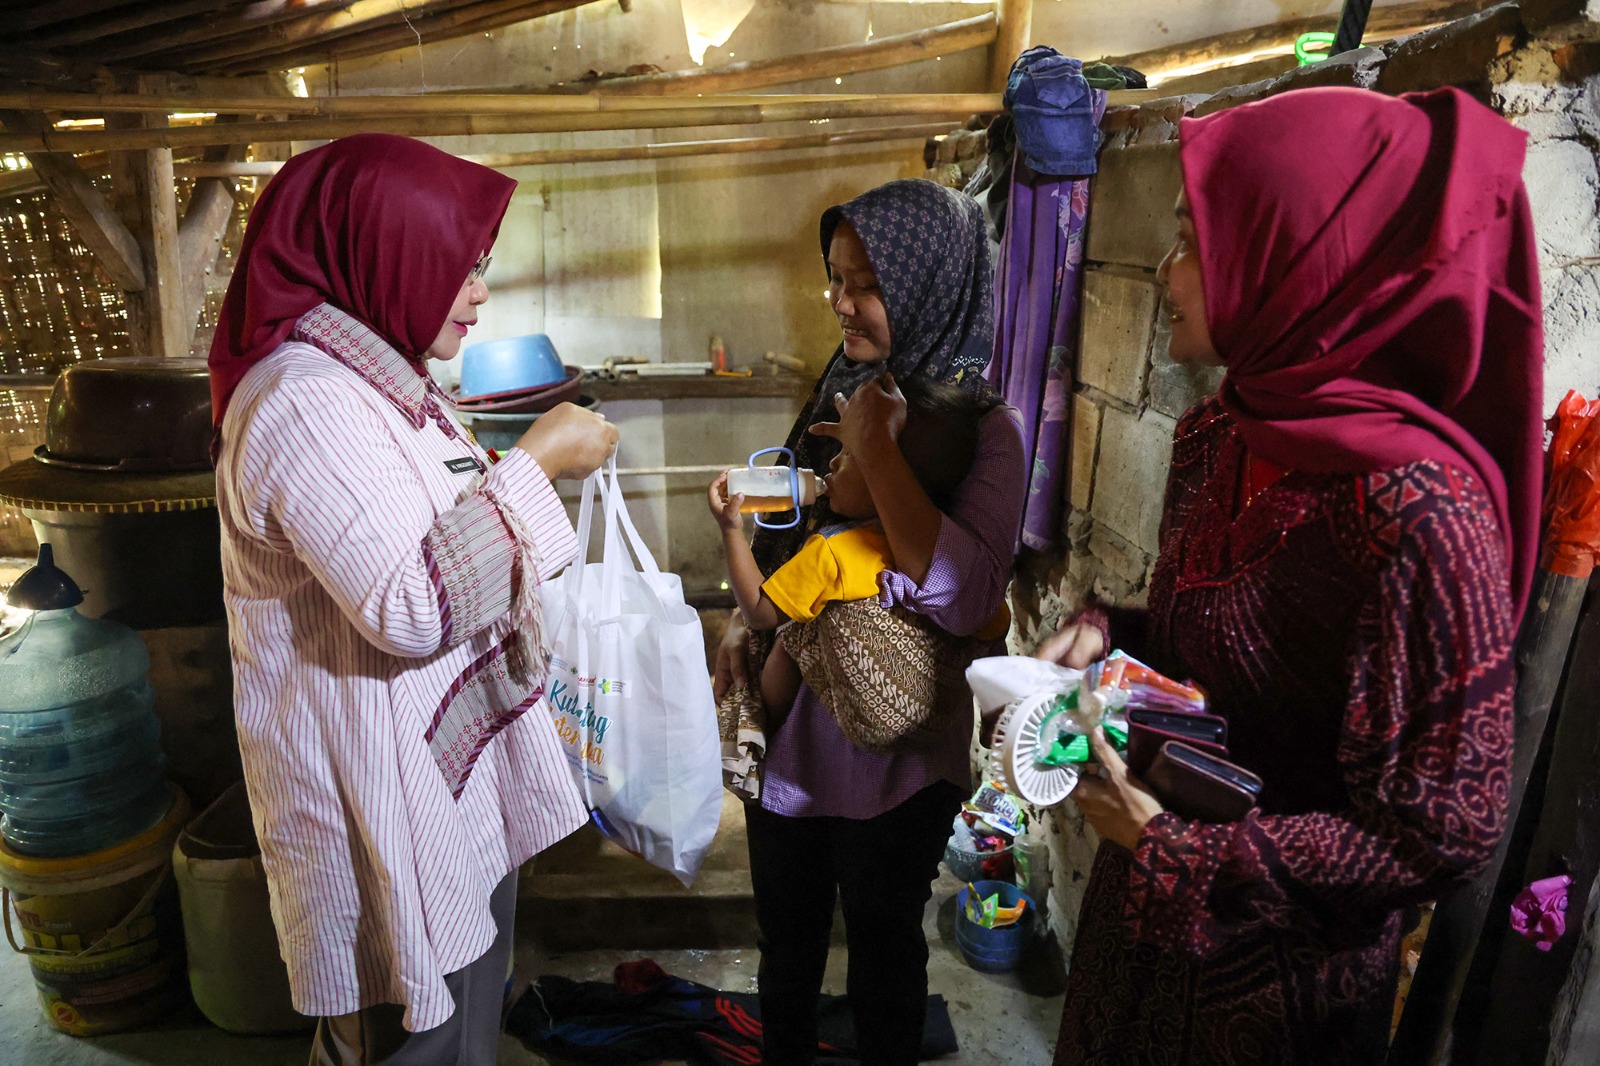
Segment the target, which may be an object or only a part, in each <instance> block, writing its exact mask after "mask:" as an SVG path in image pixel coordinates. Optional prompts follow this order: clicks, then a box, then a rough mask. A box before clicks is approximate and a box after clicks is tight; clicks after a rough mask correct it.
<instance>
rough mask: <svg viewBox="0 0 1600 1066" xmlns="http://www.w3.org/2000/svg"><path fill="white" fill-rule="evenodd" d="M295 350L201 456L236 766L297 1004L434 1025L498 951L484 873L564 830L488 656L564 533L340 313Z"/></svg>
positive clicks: (273, 360) (520, 463)
mask: <svg viewBox="0 0 1600 1066" xmlns="http://www.w3.org/2000/svg"><path fill="white" fill-rule="evenodd" d="M318 314H321V315H323V317H322V318H321V319H314V316H316V315H318ZM319 324H320V325H321V326H322V327H324V334H323V335H318V336H312V335H311V334H314V333H315V330H314V329H309V328H308V327H316V326H318V325H319ZM297 336H301V337H309V339H313V340H316V342H317V345H318V346H315V347H314V346H313V345H312V344H308V343H300V342H296V341H291V342H289V343H286V344H284V345H283V346H281V347H280V348H279V349H278V350H277V351H276V352H274V353H273V354H272V355H271V356H269V357H268V358H266V359H265V360H263V361H262V362H261V363H259V364H258V365H256V366H255V367H253V368H252V369H251V371H250V372H249V374H247V375H246V376H245V378H244V380H243V381H242V382H241V383H240V385H239V388H238V390H237V392H236V393H235V394H234V396H233V399H232V401H231V404H230V406H229V409H228V412H227V416H226V420H225V422H224V424H223V433H222V441H223V444H222V452H221V456H220V458H219V461H218V468H217V483H218V485H217V487H218V492H217V496H218V507H219V510H220V512H221V518H222V561H223V576H224V582H225V592H226V602H227V608H228V624H229V644H230V648H231V650H232V653H233V664H234V685H235V696H234V700H235V707H236V712H237V718H238V727H239V742H240V747H241V749H242V752H243V755H244V766H245V776H246V781H247V784H248V788H249V794H250V801H251V806H252V809H253V811H254V815H255V823H256V830H257V832H258V833H259V835H260V839H261V848H262V857H263V860H264V862H265V865H266V872H267V878H268V884H269V886H270V889H271V898H272V913H273V920H274V921H275V923H276V925H277V930H278V940H279V945H280V949H281V951H282V953H283V956H284V959H285V960H286V961H287V963H288V968H289V978H290V986H291V989H292V991H293V997H294V1005H295V1009H297V1010H299V1011H301V1012H302V1013H305V1014H310V1015H337V1014H346V1013H349V1012H352V1011H355V1010H357V1009H360V1008H362V1007H367V1006H371V1005H373V1004H377V1003H384V1002H388V1003H398V1004H402V1005H403V1006H404V1007H405V1008H406V1013H405V1025H406V1028H408V1029H410V1030H413V1031H417V1030H423V1029H430V1028H433V1027H435V1026H437V1025H440V1024H442V1023H443V1022H444V1021H445V1020H446V1019H448V1018H449V1017H450V1015H451V1013H452V1012H453V1011H454V1009H455V1007H454V1001H453V1000H452V998H451V996H450V993H449V991H448V989H447V988H446V987H445V983H444V980H443V977H444V975H445V974H447V973H450V972H452V971H455V970H458V969H460V968H462V967H463V966H466V965H467V964H468V963H470V962H472V961H473V960H475V959H476V958H478V957H479V956H480V955H482V954H483V953H484V952H485V951H486V950H487V949H488V948H489V945H490V943H491V942H492V941H493V939H494V935H495V924H494V920H493V918H492V917H491V915H490V913H489V895H490V893H491V891H492V890H493V889H494V887H495V885H496V884H497V883H498V882H499V881H500V880H501V879H502V878H503V877H504V876H505V875H506V874H507V873H509V872H511V871H512V870H515V869H516V868H517V867H518V866H519V865H520V864H521V863H522V862H524V861H525V860H526V859H528V858H529V857H530V856H532V855H534V854H535V853H537V852H538V851H540V850H541V849H543V848H545V847H547V846H549V845H550V844H552V843H554V842H555V841H556V840H559V839H560V838H561V837H563V836H566V835H567V834H568V833H570V832H572V831H573V830H574V829H576V828H577V827H578V826H579V825H580V824H581V823H582V822H583V820H584V818H585V812H584V808H583V804H582V802H581V801H580V799H579V796H578V793H577V790H576V789H575V787H574V786H573V783H572V780H571V776H570V770H569V769H568V767H567V763H566V760H565V758H564V757H563V755H562V752H561V749H560V744H559V741H558V740H557V737H556V734H555V731H554V729H553V727H552V723H551V719H550V715H549V713H548V709H547V708H546V706H545V703H544V700H543V698H542V695H540V694H539V693H538V692H537V691H531V690H529V688H528V687H527V685H526V684H525V683H524V684H523V685H519V684H518V683H517V682H516V681H515V679H514V675H516V674H517V671H515V670H513V669H509V668H508V665H507V662H506V660H507V658H508V656H507V649H508V648H510V647H511V646H512V645H513V644H514V643H515V639H514V634H513V632H512V630H513V625H512V621H511V618H512V616H513V615H514V614H515V612H516V610H517V602H516V601H517V600H518V599H519V594H520V593H521V592H522V591H526V592H527V594H528V595H527V599H532V598H534V597H533V596H532V592H531V589H532V585H531V584H527V586H526V589H524V584H525V583H524V582H523V577H524V575H528V576H530V577H531V578H532V579H533V581H535V582H536V581H537V580H539V579H542V578H544V577H548V576H550V575H551V574H553V573H554V572H555V571H556V570H559V569H560V568H561V567H563V566H565V565H566V564H567V563H568V562H569V561H570V560H571V559H572V557H573V555H574V554H575V553H576V550H577V541H576V537H575V535H574V533H573V530H572V526H571V524H570V522H569V521H568V520H567V517H566V512H565V510H564V509H563V507H562V505H561V503H560V501H559V499H558V498H557V496H556V493H555V490H554V488H553V487H552V486H551V484H550V482H549V480H548V479H547V478H546V477H545V475H544V473H543V471H542V470H540V468H539V465H538V464H537V463H536V462H535V461H534V460H533V459H532V458H531V457H530V456H528V455H527V454H526V453H524V452H521V451H517V450H513V451H512V452H511V454H510V455H509V456H508V457H507V458H506V459H505V460H504V461H503V462H501V463H500V464H499V465H497V466H494V467H493V468H492V469H490V467H489V465H488V461H487V458H486V456H485V455H484V453H483V451H482V450H481V449H479V448H478V447H477V445H476V443H474V442H472V441H471V440H470V438H469V437H467V435H466V434H465V433H464V431H462V430H460V428H459V426H457V425H455V424H454V423H453V422H452V421H450V420H449V416H448V415H445V416H443V417H442V418H441V417H440V415H439V411H438V408H437V405H436V404H433V403H431V402H429V396H430V392H429V390H428V388H427V383H426V382H425V380H424V379H423V378H422V377H421V376H420V375H418V374H417V373H416V372H415V370H414V369H413V368H412V367H411V366H410V365H409V364H407V363H406V361H405V360H404V359H403V358H402V357H401V356H399V355H398V353H395V352H394V351H393V350H392V349H389V348H388V346H387V345H384V344H382V342H381V340H378V339H376V338H375V336H374V335H372V334H371V333H370V331H365V330H364V327H361V326H360V324H359V323H357V322H355V320H353V319H349V318H348V316H341V315H340V313H339V312H335V311H333V310H332V309H330V308H326V307H325V308H323V309H319V310H318V312H313V313H312V314H311V315H308V316H307V317H306V318H304V319H302V320H301V328H300V331H299V333H298V334H297ZM330 353H331V354H330ZM335 356H337V358H336V357H335ZM447 423H448V424H447ZM484 471H488V472H487V474H485V473H484ZM530 542H531V543H530ZM532 571H537V573H531V572H532ZM527 599H523V601H522V602H523V604H524V608H523V609H524V610H526V603H527ZM538 674H539V675H540V679H539V681H538V683H539V684H542V670H540V671H538ZM524 712H526V713H524Z"/></svg>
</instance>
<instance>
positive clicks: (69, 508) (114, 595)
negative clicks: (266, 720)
mask: <svg viewBox="0 0 1600 1066" xmlns="http://www.w3.org/2000/svg"><path fill="white" fill-rule="evenodd" d="M210 446H211V387H210V380H209V378H208V376H207V374H206V364H205V360H203V359H140V358H135V359H97V360H92V361H90V362H85V363H77V364H74V365H73V366H70V367H68V368H67V369H66V370H64V371H63V372H62V373H61V376H60V377H59V378H58V379H57V381H56V385H55V388H54V390H53V391H52V392H51V394H50V407H49V414H48V416H47V421H46V427H45V443H44V445H43V446H41V447H40V448H39V449H38V450H37V451H35V452H34V454H33V456H32V457H31V458H28V459H23V460H22V461H21V462H17V463H12V464H11V465H10V466H8V467H6V468H5V469H3V470H0V503H4V504H6V505H8V506H11V507H15V508H17V509H18V510H20V511H21V512H22V513H23V514H24V515H26V516H27V517H28V518H29V519H30V520H31V521H32V522H33V531H34V536H35V537H37V538H38V540H39V541H40V543H48V544H51V545H52V546H53V547H54V548H55V555H56V560H57V563H58V565H60V566H61V567H62V568H63V569H65V570H66V571H67V572H68V573H70V574H71V575H72V576H73V578H74V579H75V580H76V581H77V582H78V584H79V586H80V587H81V588H82V589H83V590H84V603H83V606H82V607H81V608H80V610H82V611H83V612H84V613H85V614H90V615H102V614H103V615H106V616H108V617H112V618H116V619H118V620H120V621H123V622H126V623H127V624H129V625H132V626H134V627H135V628H139V629H156V628H162V627H166V626H193V625H203V624H206V623H208V622H214V621H216V620H218V619H221V618H222V617H223V616H224V611H223V606H222V557H221V550H220V542H221V533H220V531H219V529H218V523H217V507H216V496H217V479H216V474H215V473H214V472H213V471H212V469H211V462H210V457H209V452H210Z"/></svg>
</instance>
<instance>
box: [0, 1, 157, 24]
mask: <svg viewBox="0 0 1600 1066" xmlns="http://www.w3.org/2000/svg"><path fill="white" fill-rule="evenodd" d="M136 2H140V3H142V2H144V0H50V2H48V3H35V4H32V5H31V7H32V8H33V10H31V11H29V12H27V13H26V14H23V15H19V16H17V20H16V22H14V23H12V24H11V25H12V26H14V27H15V28H16V29H17V30H21V31H28V30H36V29H39V28H40V27H42V26H51V25H55V24H57V23H61V22H66V21H67V20H68V19H76V18H83V17H85V16H87V15H99V14H101V13H103V12H106V11H114V10H116V9H117V8H121V7H128V6H130V5H132V4H134V3H136Z"/></svg>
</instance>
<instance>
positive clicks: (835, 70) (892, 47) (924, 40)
mask: <svg viewBox="0 0 1600 1066" xmlns="http://www.w3.org/2000/svg"><path fill="white" fill-rule="evenodd" d="M995 27H996V21H995V16H994V14H993V13H992V12H985V13H984V14H982V15H977V16H975V17H973V18H969V19H962V20H960V21H959V22H951V23H947V24H946V25H943V26H933V27H930V28H928V29H925V30H915V31H913V32H911V33H900V34H895V35H894V36H892V37H879V38H875V39H874V40H871V41H868V42H867V43H865V44H843V45H835V46H834V47H832V48H820V49H818V50H817V51H815V52H807V53H804V54H802V55H793V56H779V57H777V58H774V59H757V60H752V61H750V62H748V63H729V64H727V65H726V66H721V67H714V68H712V69H710V70H704V69H698V68H697V69H694V70H674V71H668V72H667V73H664V74H641V75H638V76H636V77H630V78H601V79H599V80H595V81H582V82H574V83H571V84H569V85H566V86H557V87H555V88H553V89H551V90H550V91H551V92H597V93H605V94H607V95H613V96H682V95H692V94H694V93H707V94H710V93H737V92H743V91H745V90H747V89H760V88H766V87H767V86H770V85H784V84H787V83H789V82H795V81H809V80H811V79H814V78H832V77H836V76H839V75H843V74H859V73H862V72H864V71H868V70H883V69H884V68H886V67H897V66H901V65H903V64H906V63H916V62H919V61H921V60H924V59H932V58H934V57H935V56H941V55H953V54H954V53H956V52H964V51H967V50H968V49H971V48H983V47H985V46H986V45H989V44H991V43H993V41H994V39H995V32H996V30H995Z"/></svg>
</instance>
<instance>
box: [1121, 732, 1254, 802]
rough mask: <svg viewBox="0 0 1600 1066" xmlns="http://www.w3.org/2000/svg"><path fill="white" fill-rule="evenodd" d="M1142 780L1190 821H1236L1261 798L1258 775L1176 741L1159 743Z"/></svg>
mask: <svg viewBox="0 0 1600 1066" xmlns="http://www.w3.org/2000/svg"><path fill="white" fill-rule="evenodd" d="M1141 780H1143V781H1144V783H1145V785H1146V786H1147V787H1148V788H1149V789H1150V791H1151V792H1153V793H1155V796H1156V798H1157V799H1158V800H1160V801H1161V805H1162V806H1163V807H1165V808H1166V809H1167V810H1169V811H1171V812H1172V813H1174V814H1176V815H1178V816H1179V817H1181V818H1188V819H1190V820H1191V821H1200V822H1237V821H1238V820H1239V819H1241V818H1243V817H1244V816H1245V815H1246V814H1248V813H1250V811H1251V809H1252V808H1254V807H1255V805H1256V801H1257V800H1258V799H1260V797H1261V778H1259V777H1257V776H1256V775H1255V774H1253V773H1251V772H1250V771H1249V770H1246V769H1245V768H1244V767H1242V766H1239V765H1237V764H1236V763H1231V762H1229V761H1228V760H1227V759H1220V758H1218V757H1217V756H1215V755H1211V754H1208V753H1206V752H1203V751H1200V750H1199V749H1198V748H1194V747H1191V746H1190V745H1188V744H1184V743H1182V742H1181V741H1176V740H1169V741H1167V742H1166V743H1165V744H1163V745H1161V750H1160V751H1159V752H1157V753H1156V757H1155V760H1154V761H1153V762H1151V764H1150V768H1149V770H1147V771H1146V772H1145V773H1144V774H1143V775H1142V777H1141Z"/></svg>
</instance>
